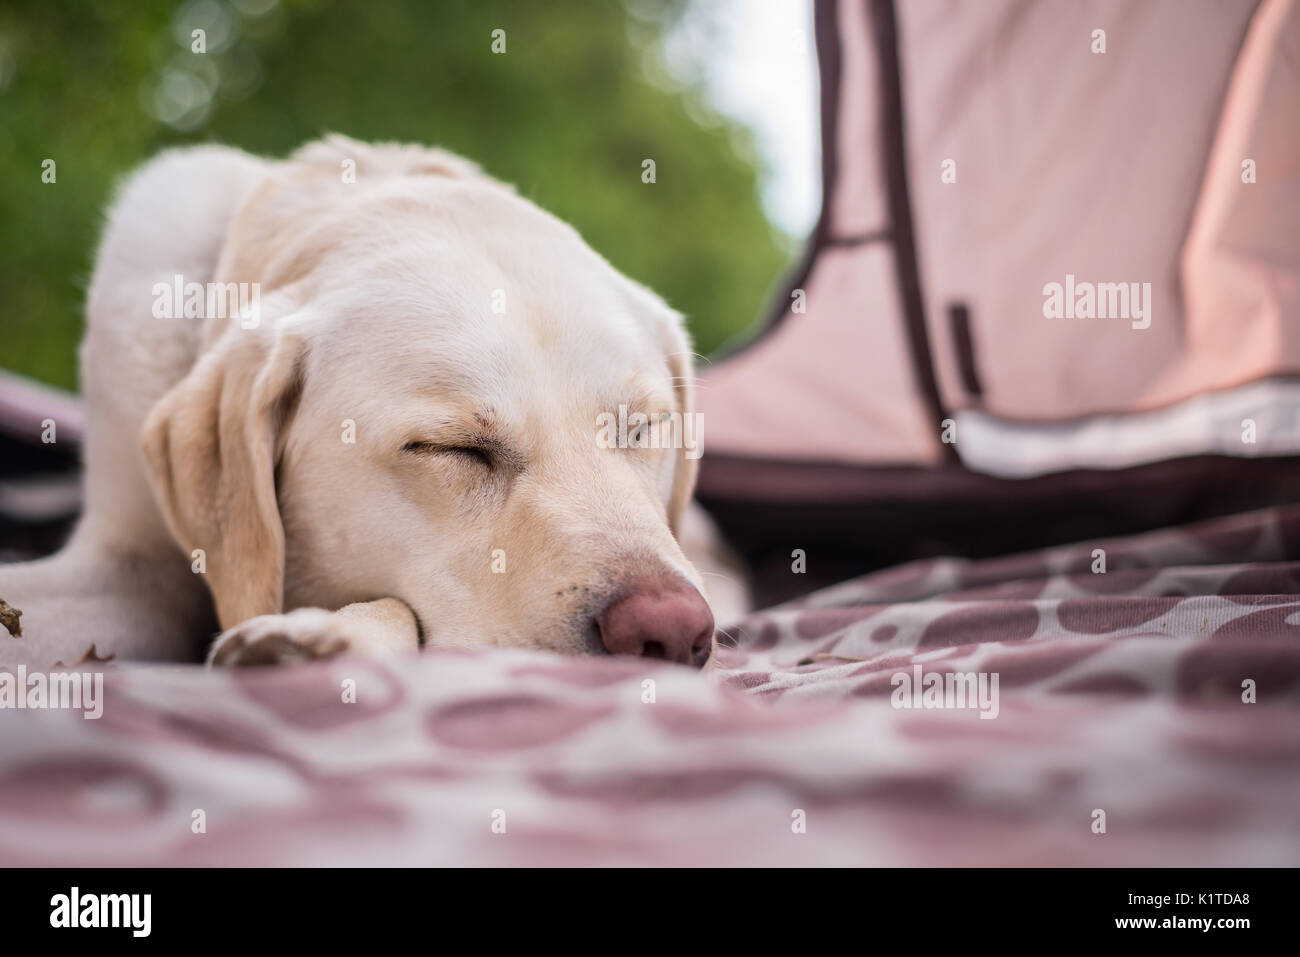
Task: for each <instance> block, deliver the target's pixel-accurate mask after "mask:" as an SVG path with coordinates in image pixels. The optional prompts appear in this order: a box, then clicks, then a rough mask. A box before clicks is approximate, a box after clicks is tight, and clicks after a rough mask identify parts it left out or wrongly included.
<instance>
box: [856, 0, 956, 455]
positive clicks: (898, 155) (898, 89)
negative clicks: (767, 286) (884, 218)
mask: <svg viewBox="0 0 1300 957" xmlns="http://www.w3.org/2000/svg"><path fill="white" fill-rule="evenodd" d="M867 17H868V21H869V22H868V26H869V27H870V29H871V34H872V36H873V37H875V40H876V44H877V48H878V49H877V57H876V62H877V63H878V64H879V67H880V74H879V79H880V91H881V111H880V114H881V123H882V126H883V127H884V134H883V136H882V141H883V145H884V160H885V182H886V192H887V194H888V197H889V221H890V225H891V227H892V230H893V235H894V261H895V263H896V264H897V266H898V294H899V298H900V300H901V301H902V304H903V316H904V319H905V322H906V325H905V331H906V333H907V338H908V341H909V342H910V344H911V346H912V367H913V371H914V373H915V375H916V385H917V388H918V389H919V390H920V393H921V400H922V402H924V403H925V406H926V409H927V410H928V412H929V414H930V421H931V423H932V424H933V427H934V428H935V429H936V430H937V429H938V428H939V424H940V423H941V422H942V421H943V420H944V419H945V418H947V414H946V412H945V411H944V407H943V400H942V398H941V397H940V395H939V380H938V379H937V378H936V377H935V374H934V356H933V353H932V352H931V350H930V337H929V333H928V331H927V329H926V324H925V302H924V300H923V297H922V294H921V269H920V265H919V263H918V261H917V255H916V240H915V236H914V234H913V223H912V201H911V196H910V194H909V192H908V188H907V152H906V143H907V140H906V139H905V130H904V126H903V77H902V69H901V64H900V63H899V56H898V24H897V23H896V21H895V19H894V3H893V0H871V3H870V4H868V6H867ZM941 448H942V449H943V454H944V457H945V458H946V459H947V461H948V462H950V463H953V464H954V465H956V464H957V463H958V458H957V450H956V449H955V448H953V447H952V446H951V445H950V444H946V443H945V444H942V445H941Z"/></svg>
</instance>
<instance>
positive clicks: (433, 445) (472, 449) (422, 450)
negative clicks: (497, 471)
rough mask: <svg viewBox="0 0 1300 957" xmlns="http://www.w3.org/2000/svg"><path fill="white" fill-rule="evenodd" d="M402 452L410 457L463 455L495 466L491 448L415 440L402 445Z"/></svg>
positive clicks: (494, 457)
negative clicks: (410, 455)
mask: <svg viewBox="0 0 1300 957" xmlns="http://www.w3.org/2000/svg"><path fill="white" fill-rule="evenodd" d="M402 451H403V452H405V453H408V454H412V455H463V456H465V457H466V458H475V459H479V460H481V461H482V462H483V464H484V465H487V466H492V465H495V464H496V454H495V453H494V452H493V450H492V449H491V448H489V447H486V446H482V445H474V444H469V443H465V444H457V443H455V442H430V441H425V440H416V441H412V442H407V443H406V444H405V445H403V446H402Z"/></svg>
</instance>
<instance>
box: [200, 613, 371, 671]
mask: <svg viewBox="0 0 1300 957" xmlns="http://www.w3.org/2000/svg"><path fill="white" fill-rule="evenodd" d="M348 645H349V642H348V638H347V636H346V635H345V634H344V632H343V628H342V623H341V622H340V621H339V619H338V617H337V616H336V615H334V614H332V613H330V612H328V611H325V609H323V608H299V609H297V610H295V611H291V612H288V613H287V614H284V615H259V616H257V617H256V618H250V619H248V621H245V622H241V623H240V624H238V625H236V626H235V627H234V628H231V629H230V630H229V631H226V632H224V633H223V634H221V635H219V636H218V637H217V640H216V641H214V642H213V643H212V648H211V650H210V651H209V652H208V665H209V666H211V667H217V668H223V667H244V666H248V665H281V664H293V663H297V662H303V661H323V660H325V659H327V658H333V657H334V656H335V655H339V654H342V653H343V652H345V651H347V650H348Z"/></svg>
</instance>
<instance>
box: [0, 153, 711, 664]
mask: <svg viewBox="0 0 1300 957" xmlns="http://www.w3.org/2000/svg"><path fill="white" fill-rule="evenodd" d="M236 303H237V308H236ZM223 304H225V306H226V308H223ZM81 370H82V379H83V391H84V393H85V397H86V402H87V408H88V423H87V441H86V448H85V493H86V496H85V497H86V502H85V506H86V507H85V514H84V518H83V520H82V521H81V523H80V525H79V526H78V528H77V530H76V532H75V534H74V535H73V537H72V540H71V541H70V543H69V544H68V546H67V547H66V548H65V549H64V550H63V551H62V552H60V553H59V554H58V555H55V556H54V557H52V558H49V559H45V560H42V561H38V562H33V563H29V564H23V565H11V566H7V567H3V568H0V598H4V599H6V600H7V601H8V602H9V603H10V604H11V605H13V606H16V607H18V608H20V609H22V611H23V613H24V615H23V619H22V626H23V637H22V638H20V639H17V640H9V639H8V638H5V637H3V636H0V662H5V663H14V662H16V661H20V660H21V661H23V662H26V663H29V664H33V665H38V666H48V665H50V664H51V663H53V662H54V661H55V660H59V661H62V662H65V663H69V664H70V663H72V662H73V661H76V660H78V659H79V658H81V657H83V656H84V655H85V653H86V652H87V649H88V647H89V646H90V645H91V644H93V645H94V648H95V654H96V655H98V656H99V657H105V656H108V655H116V656H117V657H118V658H119V659H123V658H138V659H151V660H166V659H171V660H185V659H191V660H192V659H195V658H197V657H199V656H200V655H203V654H206V655H207V658H208V660H209V661H210V662H213V663H215V664H220V665H237V664H258V663H271V662H281V661H292V660H301V659H311V658H318V657H327V656H330V655H333V654H337V653H339V652H341V651H344V650H356V651H385V650H398V649H414V648H416V647H417V646H418V645H420V644H426V645H430V646H436V647H476V646H488V645H493V646H523V647H532V648H541V649H549V650H551V651H556V652H562V653H570V654H582V653H606V652H611V653H616V654H632V655H646V656H652V657H662V658H667V659H671V660H674V661H679V662H683V663H688V664H693V665H696V666H700V665H703V664H705V663H706V662H707V661H708V660H709V659H710V657H711V655H712V653H713V650H714V623H713V616H712V614H711V611H710V607H709V605H708V603H707V602H706V600H705V598H704V597H702V590H703V589H702V581H701V578H700V574H699V572H697V570H696V569H695V567H694V566H693V565H692V563H691V562H689V561H688V560H687V558H686V556H685V555H684V554H683V551H682V548H681V547H680V546H679V541H678V537H677V535H676V534H675V532H677V531H678V530H679V529H680V526H681V523H682V522H683V521H684V520H685V516H686V511H687V507H688V503H689V500H690V498H691V493H692V487H693V482H694V477H695V471H696V458H697V456H698V454H699V450H698V448H697V447H692V443H691V442H690V441H689V439H690V430H689V429H686V430H676V431H675V430H674V429H672V428H665V429H664V430H663V434H665V435H669V434H672V435H673V436H674V439H675V441H673V442H665V441H650V439H651V438H653V437H654V436H653V435H652V434H651V433H650V432H649V431H648V430H647V427H646V425H645V423H649V424H650V425H652V426H653V425H654V424H655V423H658V422H661V421H662V422H665V423H671V422H673V421H677V422H682V421H687V420H688V417H689V416H691V415H692V414H693V411H694V410H693V406H692V363H691V349H690V345H689V343H688V341H687V338H686V335H685V333H684V332H683V327H682V321H681V317H680V316H679V315H678V314H676V313H675V312H673V311H672V310H671V309H669V308H668V307H667V306H666V305H665V304H664V303H663V302H662V301H661V300H660V299H659V298H658V297H656V296H655V295H654V294H652V293H651V292H649V291H648V290H646V289H645V288H643V287H641V286H639V285H637V284H636V283H634V282H632V281H630V280H628V279H627V278H625V277H623V276H622V275H620V274H619V273H618V272H616V271H615V270H614V269H613V268H612V267H611V266H610V265H609V264H608V263H606V262H605V261H604V260H603V259H601V258H600V257H599V256H598V255H597V254H596V253H594V252H593V251H592V250H591V249H590V248H588V247H587V246H586V245H585V244H584V243H583V242H582V240H581V239H580V238H579V236H578V235H577V233H576V232H574V230H572V229H571V228H569V227H568V226H566V225H565V224H563V223H561V222H560V221H558V220H557V219H555V218H554V217H552V216H550V215H548V214H546V213H544V212H542V211H541V210H539V209H538V208H537V207H535V206H533V205H532V204H530V203H528V202H526V201H525V200H523V199H521V198H519V197H518V196H517V195H515V194H514V192H513V191H512V190H511V189H509V188H508V187H505V186H503V185H501V184H499V183H497V182H495V181H493V180H491V179H489V178H488V177H486V176H485V175H483V174H482V173H480V172H479V171H478V170H477V168H476V167H474V166H473V165H472V164H470V163H467V162H466V161H464V160H461V159H459V158H457V157H454V156H452V155H449V154H447V153H444V152H440V151H437V150H431V149H425V148H420V147H407V146H392V145H367V144H363V143H359V142H355V141H352V140H349V139H346V138H343V137H338V136H334V137H329V138H327V139H325V140H323V141H320V142H317V143H313V144H311V145H308V146H306V147H304V148H303V149H301V150H300V151H299V152H297V153H296V154H294V155H293V156H292V157H290V158H289V159H288V160H285V161H269V160H264V159H259V158H255V157H252V156H249V155H247V154H245V153H242V152H239V151H236V150H232V149H227V148H222V147H213V146H203V147H196V148H191V149H183V150H176V151H172V152H168V153H164V154H162V155H161V156H159V157H158V158H157V159H155V160H154V161H153V162H151V163H149V164H147V165H146V166H145V167H143V168H142V169H141V170H140V171H139V172H137V173H136V174H135V175H134V176H133V177H132V178H131V179H130V181H129V182H128V183H127V184H126V186H125V187H124V189H123V190H122V192H121V195H120V197H119V199H118V200H117V203H116V205H115V207H114V209H113V211H112V213H111V215H110V218H109V223H108V227H107V231H106V234H105V236H104V239H103V244H102V247H101V249H100V251H99V255H98V260H97V264H96V269H95V275H94V279H93V282H92V285H91V289H90V294H89V302H88V329H87V333H86V337H85V341H84V343H83V345H82V350H81ZM613 416H621V418H619V420H618V421H619V423H620V425H619V428H620V429H622V430H623V433H625V432H626V429H625V428H624V422H625V421H630V422H632V423H634V427H633V429H632V431H631V436H630V438H628V439H627V440H626V441H624V439H625V438H627V436H626V435H625V434H622V433H620V438H619V440H618V441H610V435H612V434H613V433H612V432H610V431H609V430H608V429H602V423H605V424H606V425H608V423H610V422H611V421H613V419H612V418H611V417H613ZM637 416H641V418H637ZM674 417H675V418H674ZM696 440H697V441H698V430H697V431H696ZM218 632H220V634H219V636H218V637H217V638H216V640H215V641H211V638H212V636H213V635H214V634H217V633H218ZM209 642H210V646H209Z"/></svg>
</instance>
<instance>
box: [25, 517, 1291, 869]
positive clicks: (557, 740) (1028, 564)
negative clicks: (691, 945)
mask: <svg viewBox="0 0 1300 957" xmlns="http://www.w3.org/2000/svg"><path fill="white" fill-rule="evenodd" d="M1098 550H1101V551H1098ZM1103 552H1104V556H1103V555H1102V553H1103ZM1103 557H1104V562H1105V566H1104V567H1105V571H1104V573H1101V572H1100V571H1099V570H1097V569H1099V568H1100V567H1101V566H1100V565H1099V562H1100V561H1101V560H1103ZM814 559H815V556H814ZM1297 559H1300V508H1291V509H1287V510H1277V511H1269V512H1260V513H1253V514H1250V515H1245V516H1239V517H1235V518H1232V519H1227V520H1222V521H1218V522H1214V523H1210V524H1206V525H1202V526H1199V527H1196V528H1191V529H1185V530H1174V531H1167V532H1160V533H1156V534H1152V535H1147V536H1142V537H1138V538H1132V539H1126V540H1122V541H1112V542H1098V543H1088V544H1083V545H1078V546H1070V547H1065V548H1060V549H1054V550H1051V551H1046V552H1040V553H1035V554H1031V555H1026V556H1019V557H1015V558H1010V559H998V560H991V561H982V562H963V561H955V560H947V559H945V560H937V561H931V562H924V563H918V564H913V565H908V566H904V567H901V568H897V569H891V570H889V571H885V572H880V573H877V574H873V575H869V576H866V577H864V578H862V579H859V580H857V581H853V582H849V583H846V584H844V585H840V586H837V587H835V588H832V589H829V590H826V591H823V592H820V593H818V594H815V595H813V596H811V597H809V598H807V599H805V600H803V601H801V602H799V603H796V604H792V605H787V606H782V607H779V608H774V609H770V610H767V611H763V612H760V613H757V614H754V615H752V616H750V617H749V618H748V619H746V620H745V621H744V622H742V623H741V625H740V626H739V629H738V635H739V637H738V640H737V644H736V646H735V647H732V648H728V649H727V650H726V651H725V653H724V654H723V661H722V667H721V668H720V669H719V670H718V671H717V672H715V673H714V675H713V676H711V677H708V676H703V675H700V674H696V673H693V672H690V671H688V670H685V669H682V668H678V667H675V666H664V665H658V666H656V665H654V664H652V663H648V662H644V663H643V662H640V661H636V660H626V659H617V660H616V659H600V660H597V659H564V658H558V657H554V656H549V655H544V654H532V653H523V652H484V653H479V654H450V653H440V654H428V655H424V656H422V657H419V658H411V659H394V660H388V661H386V662H374V661H367V660H362V659H357V658H347V659H341V660H336V661H333V662H329V663H325V664H321V665H316V666H310V667H301V668H292V669H278V670H265V671H248V672H241V673H217V672H211V671H205V670H202V669H200V668H197V667H175V666H170V667H146V666H124V667H117V668H110V669H109V671H108V674H107V678H106V681H105V700H104V709H103V716H102V717H101V718H100V719H98V720H87V719H85V718H84V717H83V716H82V715H81V714H80V713H79V712H75V711H14V710H5V711H0V863H3V864H8V865H14V864H89V865H96V864H143V865H153V864H160V865H165V864H183V865H184V864H192V865H232V864H307V865H327V864H339V865H370V864H403V865H443V864H455V865H480V864H482V865H500V864H524V865H547V864H651V865H658V864H665V865H666V864H837V865H847V864H867V865H900V864H901V865H939V864H959V865H965V864H984V865H1053V864H1084V865H1100V864H1118V865H1139V864H1142V865H1183V864H1222V865H1228V864H1240V865H1291V866H1295V865H1297V864H1300V562H1297ZM0 637H2V636H0ZM4 640H9V639H7V638H5V639H4ZM83 667H84V666H83ZM345 699H346V700H345ZM353 699H355V700H353Z"/></svg>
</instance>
